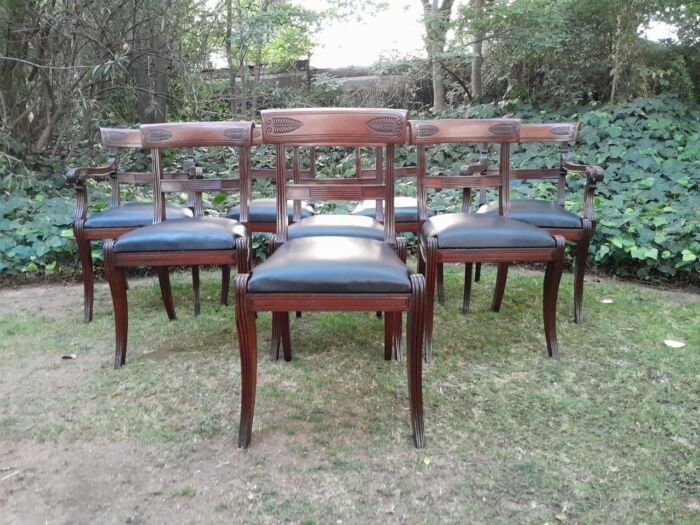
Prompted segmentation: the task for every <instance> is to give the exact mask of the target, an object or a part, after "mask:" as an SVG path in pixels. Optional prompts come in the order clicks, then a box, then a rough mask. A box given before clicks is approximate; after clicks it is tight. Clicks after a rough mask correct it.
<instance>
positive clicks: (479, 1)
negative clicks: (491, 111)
mask: <svg viewBox="0 0 700 525" xmlns="http://www.w3.org/2000/svg"><path fill="white" fill-rule="evenodd" d="M472 7H473V8H474V17H475V19H476V20H478V21H480V20H481V18H482V17H483V14H484V0H472ZM477 27H478V26H477ZM483 41H484V30H483V29H481V27H478V29H477V30H476V31H475V32H474V45H473V46H472V53H473V56H472V96H473V97H474V98H477V97H480V96H482V95H483V88H482V85H481V65H482V63H483V58H482V56H481V51H482V47H483Z"/></svg>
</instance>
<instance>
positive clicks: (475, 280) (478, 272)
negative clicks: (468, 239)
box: [474, 263, 481, 283]
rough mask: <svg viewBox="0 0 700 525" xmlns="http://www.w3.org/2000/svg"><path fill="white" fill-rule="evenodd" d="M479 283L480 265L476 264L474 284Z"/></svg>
mask: <svg viewBox="0 0 700 525" xmlns="http://www.w3.org/2000/svg"><path fill="white" fill-rule="evenodd" d="M479 281H481V263H476V269H475V270H474V282H475V283H478V282H479Z"/></svg>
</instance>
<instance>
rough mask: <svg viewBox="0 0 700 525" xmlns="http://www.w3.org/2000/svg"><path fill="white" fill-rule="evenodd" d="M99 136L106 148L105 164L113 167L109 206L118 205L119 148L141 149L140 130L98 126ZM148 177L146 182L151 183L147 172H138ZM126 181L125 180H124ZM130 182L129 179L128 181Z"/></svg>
mask: <svg viewBox="0 0 700 525" xmlns="http://www.w3.org/2000/svg"><path fill="white" fill-rule="evenodd" d="M100 137H101V142H102V146H103V147H105V148H107V164H109V165H111V166H112V167H113V168H114V171H113V172H112V174H111V180H110V183H111V186H112V198H111V202H110V204H109V205H110V207H112V208H114V207H116V206H119V204H120V202H119V201H120V198H119V182H120V180H119V175H120V174H119V156H118V151H119V148H133V149H142V148H143V146H142V145H141V132H140V131H139V130H138V129H115V128H100ZM137 175H144V176H145V177H147V178H148V180H147V181H146V183H148V184H150V183H151V180H152V179H151V177H150V176H149V174H147V173H146V174H144V173H138V174H137ZM124 182H127V181H124ZM128 182H131V181H128Z"/></svg>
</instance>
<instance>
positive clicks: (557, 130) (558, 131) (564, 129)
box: [549, 126, 574, 137]
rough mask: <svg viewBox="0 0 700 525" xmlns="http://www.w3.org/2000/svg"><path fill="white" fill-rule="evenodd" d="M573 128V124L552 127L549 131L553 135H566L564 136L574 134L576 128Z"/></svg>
mask: <svg viewBox="0 0 700 525" xmlns="http://www.w3.org/2000/svg"><path fill="white" fill-rule="evenodd" d="M572 128H573V126H557V127H554V128H552V129H550V130H549V131H550V132H551V133H552V135H557V136H560V137H564V136H569V135H573V132H574V130H573V129H572Z"/></svg>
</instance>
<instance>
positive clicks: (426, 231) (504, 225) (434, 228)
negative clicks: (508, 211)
mask: <svg viewBox="0 0 700 525" xmlns="http://www.w3.org/2000/svg"><path fill="white" fill-rule="evenodd" d="M421 236H422V237H423V238H424V239H427V238H430V237H435V238H437V242H438V248H464V249H467V248H549V247H553V246H554V245H555V242H554V237H552V236H551V235H550V234H549V233H548V232H547V230H541V229H539V228H537V227H536V226H532V225H531V224H527V223H524V222H520V221H516V220H515V219H507V218H505V217H502V216H500V215H487V214H481V215H478V214H475V213H445V214H442V215H436V216H435V217H431V218H430V219H428V220H427V221H425V222H424V223H423V227H422V228H421Z"/></svg>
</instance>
